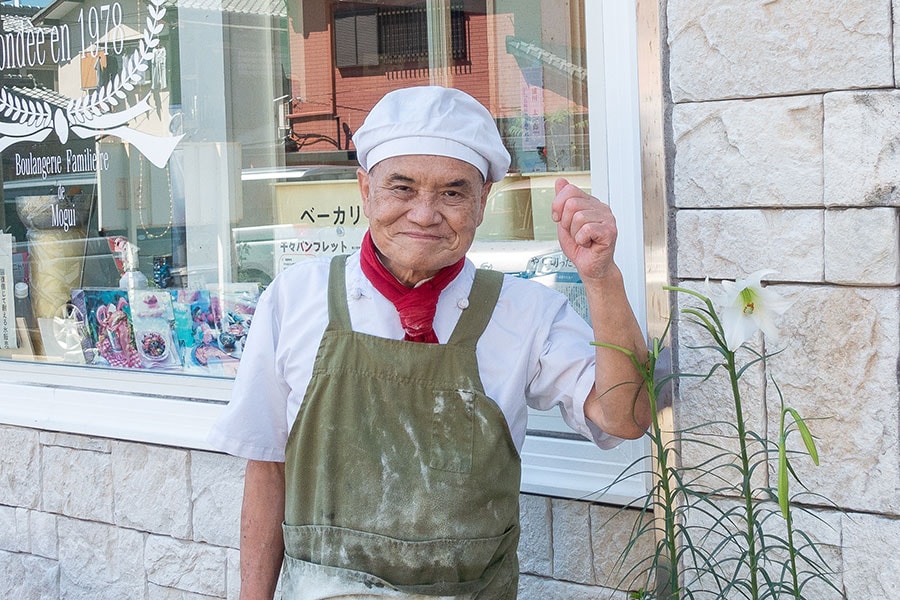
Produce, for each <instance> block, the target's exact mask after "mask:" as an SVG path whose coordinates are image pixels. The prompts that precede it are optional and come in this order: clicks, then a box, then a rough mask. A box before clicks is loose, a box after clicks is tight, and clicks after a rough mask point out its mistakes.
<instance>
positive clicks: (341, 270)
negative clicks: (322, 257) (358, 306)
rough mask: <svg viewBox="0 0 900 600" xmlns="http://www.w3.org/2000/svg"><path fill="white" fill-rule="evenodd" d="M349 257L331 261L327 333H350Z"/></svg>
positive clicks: (343, 256) (336, 257) (336, 258)
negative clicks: (347, 271) (348, 296)
mask: <svg viewBox="0 0 900 600" xmlns="http://www.w3.org/2000/svg"><path fill="white" fill-rule="evenodd" d="M346 266H347V255H346V254H342V255H339V256H335V257H334V258H332V259H331V270H330V271H329V274H328V327H327V328H326V331H329V330H330V331H349V330H350V308H349V307H348V306H347V278H346V275H345V271H346Z"/></svg>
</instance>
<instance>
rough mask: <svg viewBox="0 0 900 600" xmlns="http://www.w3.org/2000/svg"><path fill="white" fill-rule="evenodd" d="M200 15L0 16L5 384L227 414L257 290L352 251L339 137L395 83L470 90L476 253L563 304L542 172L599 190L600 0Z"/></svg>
mask: <svg viewBox="0 0 900 600" xmlns="http://www.w3.org/2000/svg"><path fill="white" fill-rule="evenodd" d="M604 4H605V3H604ZM211 6H212V5H210V4H209V3H206V2H202V1H201V0H179V1H178V2H177V3H171V2H168V1H164V0H113V1H110V0H86V1H85V2H80V3H70V2H55V3H49V4H47V6H46V7H44V8H27V7H18V6H15V7H14V6H8V5H6V4H4V5H2V6H0V17H2V25H3V28H2V30H0V36H2V39H0V42H2V43H0V84H2V87H0V159H2V182H0V183H2V207H3V208H2V210H0V372H2V373H4V374H5V375H6V376H5V378H4V379H5V381H7V382H10V381H12V382H16V381H29V382H34V381H43V382H47V383H48V387H47V389H48V390H49V389H51V388H52V389H53V390H56V391H55V392H53V393H62V392H60V391H59V390H60V389H68V388H69V387H72V388H78V389H79V390H82V391H84V390H94V389H95V388H98V387H102V388H103V389H105V390H115V391H116V392H117V393H120V394H126V395H127V394H134V395H141V396H142V401H147V402H149V401H150V399H152V398H154V397H155V396H156V395H160V396H165V397H166V398H170V397H171V398H179V399H189V400H195V399H199V400H214V401H221V400H224V399H227V387H228V385H229V383H228V382H229V379H230V378H231V377H233V375H234V373H235V371H236V369H237V367H238V365H239V363H240V358H241V351H242V346H243V342H244V340H245V339H246V335H247V333H248V331H249V330H250V329H251V328H252V322H253V317H254V307H255V303H256V301H257V299H258V297H259V294H260V293H261V292H262V291H263V290H264V289H265V287H266V286H267V285H268V284H269V283H270V282H271V280H272V279H273V278H274V277H276V276H277V275H278V274H279V273H280V272H281V271H283V270H284V269H286V268H289V267H290V266H291V265H292V264H295V263H296V262H298V261H302V260H306V259H308V258H309V257H313V256H323V255H335V254H343V253H348V252H352V251H354V250H355V249H356V248H358V247H359V243H360V240H361V238H362V235H363V233H364V231H365V228H366V220H365V216H364V215H363V214H362V207H361V205H360V201H359V193H358V190H357V184H356V178H355V170H356V161H355V154H354V148H353V145H352V135H353V133H354V132H355V131H356V130H357V128H358V127H359V126H360V124H361V123H362V120H363V118H364V117H365V115H366V113H367V112H368V110H369V109H370V108H371V107H372V106H373V105H374V103H375V102H376V101H377V100H378V99H379V98H380V97H381V96H382V95H383V94H384V93H386V92H388V91H390V90H391V89H394V88H398V87H407V86H413V85H425V84H434V83H440V84H443V85H449V86H452V87H457V88H460V89H462V90H464V91H466V92H468V93H470V94H472V95H473V96H475V97H476V98H478V99H479V100H480V101H481V102H482V103H484V104H485V105H486V106H487V107H488V108H489V110H490V111H491V112H492V114H493V115H494V117H495V118H496V121H497V124H498V127H499V129H500V131H501V134H502V136H503V139H504V142H505V143H506V145H507V147H508V149H509V151H510V154H511V155H512V158H513V161H512V165H511V167H510V172H509V174H508V175H507V177H506V178H505V179H504V180H503V181H501V182H500V183H498V184H496V185H495V186H494V187H493V190H492V194H491V196H490V198H489V200H488V208H487V211H486V214H485V219H484V224H483V225H482V226H481V228H480V229H479V231H478V234H477V239H476V242H475V245H474V247H473V249H472V252H471V255H470V257H471V258H472V260H473V261H474V262H475V263H476V265H477V266H486V267H491V268H494V269H497V270H501V271H504V272H507V273H510V274H514V275H517V276H520V277H529V278H535V279H537V280H539V281H542V282H545V283H546V284H547V285H553V286H555V287H557V289H559V290H561V291H563V292H564V293H567V294H569V295H570V297H571V298H572V300H573V301H574V302H575V304H576V305H577V306H581V305H583V300H584V298H583V291H582V290H581V288H580V286H579V282H578V281H577V277H576V276H575V274H574V272H573V270H572V268H571V265H569V264H567V261H566V260H565V259H564V258H563V257H562V255H561V254H560V252H559V249H558V246H557V243H556V237H555V224H554V223H553V222H552V221H551V219H550V214H549V205H550V202H551V200H552V198H553V186H554V180H555V179H556V177H558V176H559V175H561V174H562V175H564V176H566V177H568V178H569V179H570V180H571V181H573V182H575V183H577V184H579V185H581V186H582V187H584V188H586V189H589V190H592V191H593V192H594V193H596V194H597V195H599V196H604V195H606V193H607V185H608V182H609V177H608V176H607V167H606V163H605V160H606V159H605V157H606V155H607V143H608V141H607V139H606V137H605V127H606V122H607V121H608V120H609V119H607V118H606V117H605V116H604V112H603V111H604V107H603V106H602V104H603V102H602V97H601V96H593V97H595V98H599V99H600V101H599V102H598V106H595V107H592V110H591V112H589V106H588V87H589V85H590V84H591V82H593V81H599V80H600V78H601V77H603V76H604V68H601V67H599V66H598V67H597V68H594V67H593V65H594V64H597V63H596V62H594V63H591V64H590V65H589V64H588V63H589V62H590V61H589V60H587V56H588V48H587V35H588V32H590V31H598V32H599V31H600V25H601V20H602V14H601V12H600V9H599V4H592V3H588V2H586V1H585V0H579V1H576V2H569V1H563V0H516V1H513V0H494V1H491V2H488V1H486V0H465V1H464V2H463V1H449V0H427V1H426V2H407V1H400V0H368V1H363V0H359V1H356V2H344V1H341V0H302V1H301V0H298V1H297V2H288V3H287V4H285V3H282V2H263V1H250V2H237V1H223V2H221V3H215V6H216V8H215V9H212V8H210V7H211ZM429 11H431V12H429ZM626 12H627V11H626ZM586 15H587V16H586ZM436 17H440V18H436ZM632 18H633V16H632ZM632 26H633V24H632ZM614 29H615V28H612V29H610V31H612V30H614ZM605 35H606V34H604V36H605ZM601 37H603V36H599V35H598V36H597V38H596V39H595V41H594V43H595V46H596V44H601V43H602V40H601V39H600V38H601ZM437 38H441V39H443V40H449V43H438V39H437ZM439 48H444V49H445V53H446V56H435V53H436V52H437V51H438V50H437V49H439ZM601 62H602V56H601ZM351 67H352V68H351ZM605 70H606V71H609V70H610V69H609V65H607V66H606V69H605ZM615 89H620V88H618V87H617V88H615ZM609 147H610V148H613V147H616V148H621V145H615V146H613V145H610V146H609ZM592 157H593V161H592ZM598 157H599V158H598ZM592 164H594V165H600V167H599V168H597V167H595V168H594V170H592V168H591V166H592ZM614 171H615V173H619V172H623V171H622V170H621V169H618V168H617V170H614ZM611 172H612V171H611ZM620 197H621V196H620ZM638 202H639V200H638ZM630 233H631V232H627V233H623V235H628V234H630ZM635 235H638V236H639V235H640V233H639V231H638V232H637V234H635ZM621 239H622V236H620V240H621ZM620 244H621V241H620ZM638 267H639V265H638ZM61 369H64V370H61ZM185 376H187V377H185ZM199 377H202V378H204V379H203V380H202V382H203V383H202V384H197V383H196V382H197V381H199V380H198V379H197V378H199ZM63 380H64V381H65V382H66V383H65V385H63V386H60V385H59V382H60V381H63ZM98 381H101V382H102V383H98ZM135 382H139V383H135ZM67 386H68V387H67ZM210 390H213V391H210ZM50 393H51V392H49V391H48V392H47V394H50ZM79 393H80V392H79ZM98 394H99V392H98ZM76 396H77V395H76ZM48 397H49V396H48ZM74 397H75V396H73V398H74ZM77 397H78V398H82V396H77ZM79 401H80V400H79ZM73 402H75V401H74V400H73ZM67 406H68V405H67ZM72 406H76V408H74V409H73V411H74V412H78V410H77V403H75V404H72ZM92 426H93V425H90V424H89V425H86V426H85V427H86V428H87V429H84V430H83V431H85V432H91V431H93V430H91V429H90V427H92ZM53 427H57V428H61V429H65V425H64V424H59V423H56V422H54V424H53ZM531 433H532V434H533V435H532V437H531V438H530V439H534V440H539V446H534V445H532V446H531V447H532V448H536V447H540V448H541V450H540V451H535V452H536V453H538V454H541V455H542V456H547V455H548V454H547V453H548V452H549V453H550V455H552V454H553V453H554V452H568V451H561V450H559V447H560V446H561V445H562V446H568V445H571V444H574V446H572V447H573V448H576V450H573V451H572V452H574V454H572V455H571V456H573V457H575V458H572V461H573V463H579V462H583V461H584V460H587V459H584V457H585V456H589V451H588V450H585V447H586V446H585V445H584V444H586V443H583V442H577V441H575V440H573V439H571V437H566V436H567V435H568V434H565V433H563V432H561V430H560V427H559V420H558V419H555V418H550V419H547V418H545V416H544V415H538V416H536V418H535V419H534V420H533V421H532V432H531ZM106 434H109V432H106V433H104V435H106ZM141 435H144V438H142V439H147V438H148V435H145V434H141ZM152 437H153V436H152V435H149V438H152ZM553 440H556V441H555V442H554V441H553ZM148 441H152V439H148ZM557 442H558V443H557ZM528 448H529V446H528V444H527V443H526V450H528ZM548 448H551V449H548ZM553 448H555V449H553ZM585 453H588V454H585ZM626 458H627V460H626V462H630V461H631V460H632V459H631V457H630V455H629V457H626ZM550 471H552V470H550ZM548 472H549V471H548ZM549 477H550V478H551V480H552V478H553V476H552V475H550V476H549ZM554 485H556V484H554V483H553V481H551V482H550V483H549V484H547V486H546V487H539V489H540V490H544V491H546V490H551V489H555V488H554V487H553V486H554ZM557 488H559V486H557ZM563 488H564V489H569V488H568V487H565V486H563ZM535 489H538V488H535ZM560 489H562V488H560ZM582 491H583V490H582ZM565 493H572V494H574V493H576V492H565Z"/></svg>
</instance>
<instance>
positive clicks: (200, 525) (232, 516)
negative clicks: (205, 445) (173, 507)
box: [191, 452, 247, 548]
mask: <svg viewBox="0 0 900 600" xmlns="http://www.w3.org/2000/svg"><path fill="white" fill-rule="evenodd" d="M246 465H247V461H246V460H243V459H240V458H235V457H232V456H225V455H223V454H213V453H210V452H191V496H192V501H193V511H192V513H193V529H194V537H193V539H194V540H195V541H198V542H209V543H210V544H214V545H216V546H229V547H231V548H237V547H239V546H240V524H241V503H242V501H243V493H244V468H245V467H246Z"/></svg>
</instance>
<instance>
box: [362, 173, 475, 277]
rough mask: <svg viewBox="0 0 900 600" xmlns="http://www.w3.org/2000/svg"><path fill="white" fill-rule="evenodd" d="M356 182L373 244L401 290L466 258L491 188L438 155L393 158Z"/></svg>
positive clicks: (364, 174) (472, 174) (363, 174)
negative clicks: (397, 280) (402, 284)
mask: <svg viewBox="0 0 900 600" xmlns="http://www.w3.org/2000/svg"><path fill="white" fill-rule="evenodd" d="M357 177H358V179H359V186H360V191H361V193H362V197H363V212H364V213H365V215H366V217H368V219H369V230H370V231H371V233H372V241H373V242H375V247H376V248H378V250H379V253H380V254H381V259H382V261H383V262H384V265H385V266H386V267H387V268H388V270H389V271H390V272H391V273H393V274H394V276H395V277H397V279H399V280H400V281H402V282H403V283H405V284H406V285H415V284H416V283H418V282H419V281H421V280H423V279H426V278H428V277H432V276H433V275H434V274H435V273H437V272H438V271H439V270H440V269H442V268H444V267H446V266H449V265H452V264H454V263H455V262H457V261H458V260H459V259H461V258H462V257H463V256H465V254H466V252H467V251H468V250H469V247H470V246H471V245H472V240H474V239H475V228H476V227H478V225H480V224H481V220H482V218H483V216H484V207H485V203H486V201H487V196H488V192H489V191H490V189H491V185H490V184H489V183H484V180H483V178H482V176H481V172H480V171H478V169H476V168H475V167H474V166H472V165H470V164H469V163H466V162H463V161H461V160H457V159H455V158H447V157H443V156H426V155H413V156H396V157H393V158H388V159H385V160H383V161H381V162H380V163H378V164H377V165H375V166H373V167H372V168H371V169H370V170H369V172H368V173H366V172H365V171H363V170H362V169H360V170H359V171H357Z"/></svg>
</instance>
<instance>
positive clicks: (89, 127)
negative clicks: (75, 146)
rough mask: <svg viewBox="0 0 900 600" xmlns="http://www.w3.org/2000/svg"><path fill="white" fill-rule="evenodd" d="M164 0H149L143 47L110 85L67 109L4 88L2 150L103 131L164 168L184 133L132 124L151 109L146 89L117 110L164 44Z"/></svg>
mask: <svg viewBox="0 0 900 600" xmlns="http://www.w3.org/2000/svg"><path fill="white" fill-rule="evenodd" d="M164 2H165V0H148V4H147V10H148V16H147V19H146V26H145V28H144V32H143V35H142V36H141V38H140V40H139V43H138V47H137V49H135V51H134V52H133V53H132V54H131V56H130V57H129V58H128V60H126V61H125V63H124V67H123V68H122V71H121V72H120V73H117V74H116V76H115V77H113V78H112V79H110V80H109V81H108V82H107V83H106V85H104V86H103V87H100V88H98V89H96V90H94V91H93V92H91V93H89V94H85V95H84V96H82V97H81V98H78V99H74V98H73V99H70V101H69V103H68V105H67V106H66V108H65V110H63V109H62V108H54V107H52V106H51V105H50V104H49V103H48V102H47V101H41V100H33V99H25V98H22V97H21V96H18V95H16V94H13V93H11V92H9V91H7V89H6V88H5V87H4V88H0V114H2V116H3V117H5V118H6V119H9V121H8V122H0V136H2V137H0V152H2V151H3V150H5V149H6V148H8V147H9V146H11V145H13V144H17V143H19V142H25V141H32V142H42V141H43V140H45V139H46V138H47V136H49V135H50V133H51V132H56V135H57V137H59V141H60V142H61V143H63V144H65V143H66V142H67V141H68V139H69V135H70V133H71V134H75V135H76V136H78V137H79V138H81V139H87V138H91V137H96V136H100V135H114V136H116V137H118V138H120V139H121V140H123V141H125V142H128V143H130V144H132V145H134V146H135V147H136V148H137V149H138V150H139V151H140V153H141V154H143V155H144V156H145V157H147V160H149V161H150V162H152V163H153V164H154V165H156V166H157V167H160V168H162V167H163V166H165V164H166V163H167V162H168V160H169V157H170V156H171V155H172V152H173V151H174V150H175V147H176V146H177V145H178V142H180V141H181V138H182V137H184V136H183V135H176V136H171V137H161V136H156V135H151V134H148V133H144V132H142V131H138V130H137V129H132V128H130V127H128V123H129V122H130V121H131V120H132V119H134V118H136V117H138V116H140V115H142V114H144V113H146V112H148V111H150V110H152V107H151V106H150V105H149V104H148V103H147V98H148V97H149V96H150V94H149V93H148V94H146V95H145V96H144V97H143V98H142V99H141V100H140V101H139V102H138V103H137V104H135V105H134V106H132V107H130V108H129V107H126V108H125V109H124V110H119V111H115V110H114V109H115V108H116V107H117V106H118V105H119V103H120V101H122V100H125V98H126V92H130V91H132V90H133V89H134V86H135V84H138V83H140V82H141V81H142V80H143V79H144V73H145V72H146V71H147V69H148V68H149V63H150V62H151V61H152V60H153V51H154V49H155V48H156V47H157V46H159V37H158V36H159V34H160V32H162V30H163V26H164V23H163V17H164V16H165V14H166V9H165V7H164V6H163V3H164Z"/></svg>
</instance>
